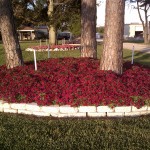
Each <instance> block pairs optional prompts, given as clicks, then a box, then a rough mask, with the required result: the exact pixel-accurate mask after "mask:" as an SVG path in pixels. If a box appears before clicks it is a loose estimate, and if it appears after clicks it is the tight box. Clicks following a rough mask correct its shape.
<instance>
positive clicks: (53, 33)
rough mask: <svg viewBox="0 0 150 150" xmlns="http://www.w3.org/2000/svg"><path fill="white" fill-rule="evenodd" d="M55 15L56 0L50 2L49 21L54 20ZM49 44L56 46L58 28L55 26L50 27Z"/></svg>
mask: <svg viewBox="0 0 150 150" xmlns="http://www.w3.org/2000/svg"><path fill="white" fill-rule="evenodd" d="M53 13H54V0H48V11H47V14H48V17H49V19H51V18H52V16H53ZM49 43H50V44H51V45H55V44H56V28H55V26H54V25H53V24H50V25H49Z"/></svg>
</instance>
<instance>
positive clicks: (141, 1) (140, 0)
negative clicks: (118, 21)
mask: <svg viewBox="0 0 150 150" xmlns="http://www.w3.org/2000/svg"><path fill="white" fill-rule="evenodd" d="M149 9H150V0H137V10H138V14H139V18H140V20H141V22H142V26H143V30H144V34H143V35H144V43H145V44H147V43H149V42H150V41H149V28H148V27H149V21H148V17H149V15H148V10H149ZM140 10H142V11H144V16H145V17H144V19H143V18H142V16H141V12H140Z"/></svg>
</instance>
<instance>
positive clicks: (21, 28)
mask: <svg viewBox="0 0 150 150" xmlns="http://www.w3.org/2000/svg"><path fill="white" fill-rule="evenodd" d="M18 31H35V29H34V28H32V27H28V26H24V27H20V28H19V29H18Z"/></svg>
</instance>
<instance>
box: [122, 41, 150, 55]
mask: <svg viewBox="0 0 150 150" xmlns="http://www.w3.org/2000/svg"><path fill="white" fill-rule="evenodd" d="M133 46H134V50H135V51H140V52H144V53H150V45H146V44H139V43H123V48H124V49H129V50H132V49H133Z"/></svg>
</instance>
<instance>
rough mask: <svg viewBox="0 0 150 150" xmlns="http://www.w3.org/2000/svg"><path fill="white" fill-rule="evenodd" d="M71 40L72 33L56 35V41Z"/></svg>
mask: <svg viewBox="0 0 150 150" xmlns="http://www.w3.org/2000/svg"><path fill="white" fill-rule="evenodd" d="M63 39H65V40H71V39H72V33H71V32H59V33H58V34H57V40H63Z"/></svg>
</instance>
